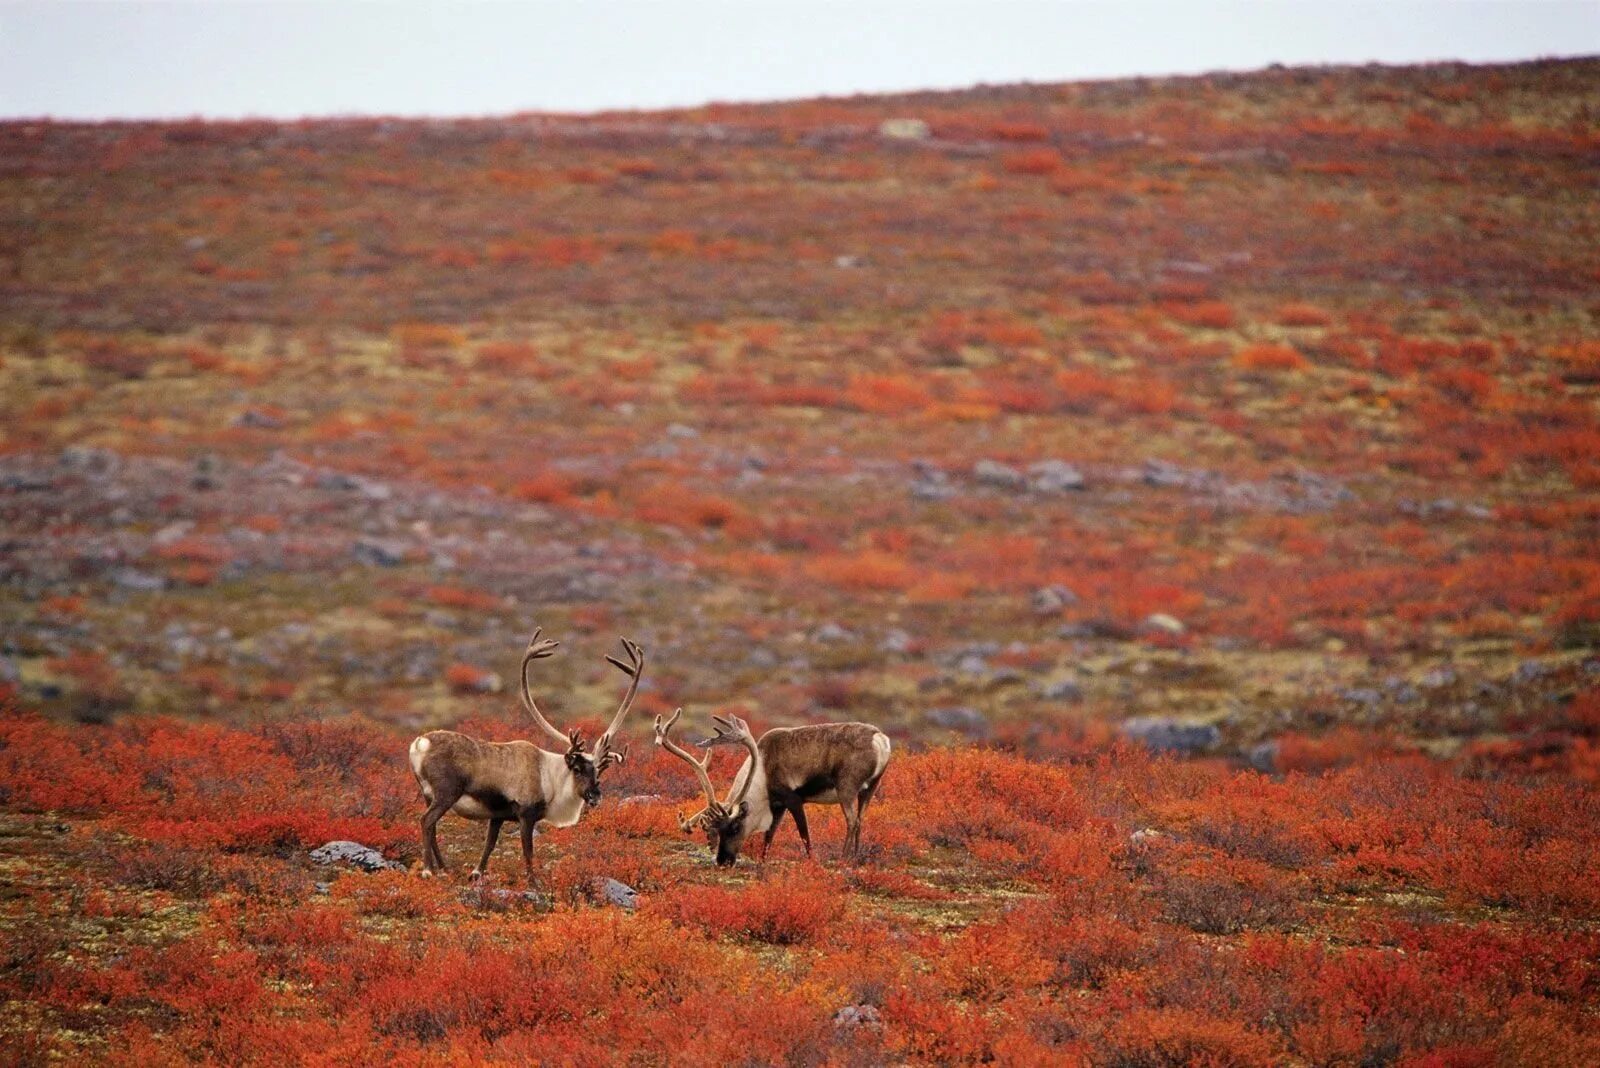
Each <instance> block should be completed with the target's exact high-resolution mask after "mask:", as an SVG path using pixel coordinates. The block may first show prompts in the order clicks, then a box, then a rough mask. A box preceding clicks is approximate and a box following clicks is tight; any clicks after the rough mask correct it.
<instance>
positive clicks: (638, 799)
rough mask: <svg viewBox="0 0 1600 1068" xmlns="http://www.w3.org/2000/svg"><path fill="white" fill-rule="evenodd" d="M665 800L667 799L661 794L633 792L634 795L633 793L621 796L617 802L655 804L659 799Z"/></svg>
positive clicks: (622, 803)
mask: <svg viewBox="0 0 1600 1068" xmlns="http://www.w3.org/2000/svg"><path fill="white" fill-rule="evenodd" d="M664 800H665V798H663V797H662V796H661V795H660V794H633V795H631V796H629V797H624V798H620V799H619V800H618V801H617V804H619V805H653V804H655V803H656V802H657V801H664Z"/></svg>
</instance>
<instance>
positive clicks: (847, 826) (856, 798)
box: [839, 790, 861, 857]
mask: <svg viewBox="0 0 1600 1068" xmlns="http://www.w3.org/2000/svg"><path fill="white" fill-rule="evenodd" d="M839 807H840V808H842V809H844V851H845V854H846V855H847V856H850V857H854V856H855V855H856V849H857V847H858V846H859V844H860V841H861V798H860V795H858V794H857V793H856V792H855V791H853V790H852V791H850V792H848V793H847V792H844V791H840V797H839Z"/></svg>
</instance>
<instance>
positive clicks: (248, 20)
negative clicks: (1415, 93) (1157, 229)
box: [0, 0, 1600, 119]
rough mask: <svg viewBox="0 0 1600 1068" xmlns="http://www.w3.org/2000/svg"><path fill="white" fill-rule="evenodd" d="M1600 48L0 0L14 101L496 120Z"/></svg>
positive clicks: (1514, 41) (923, 8)
mask: <svg viewBox="0 0 1600 1068" xmlns="http://www.w3.org/2000/svg"><path fill="white" fill-rule="evenodd" d="M1595 54H1600V0H1584V2H1570V0H1523V2H1520V3H1504V2H1495V3H1483V2H1476V0H1453V2H1450V0H1432V2H1411V0H1384V2H1368V0H1358V2H1329V0H1299V2H1290V0H1257V2H1254V3H1244V2H1237V0H1225V2H1220V3H1204V2H1201V0H1192V2H1178V0H1166V2H1141V0H1122V2H1090V0H1056V2H1039V0H918V2H904V0H894V2H885V0H848V2H836V0H790V2H787V3H780V2H775V0H737V2H734V0H577V2H571V0H528V2H523V3H509V2H502V3H462V2H457V3H431V4H421V3H370V2H349V0H346V2H343V3H327V2H324V3H305V2H291V0H278V2H259V0H258V2H238V0H210V2H206V3H195V2H186V3H145V2H122V3H87V2H79V0H57V2H53V3H38V2H27V3H18V2H10V0H0V117H39V116H53V117H57V118H87V119H99V118H165V117H186V116H192V115H202V116H207V117H218V118H239V117H247V116H257V117H274V118H294V117H299V116H316V115H351V114H387V115H444V116H448V115H493V114H504V113H507V112H515V111H593V110H601V109H620V108H658V107H674V106H685V105H694V104H700V103H705V102H707V101H714V100H715V101H734V100H776V99H791V98H796V97H812V96H824V95H827V96H838V95H846V94H850V93H861V92H873V93H875V92H886V91H895V90H905V89H926V88H959V87H963V86H969V85H973V84H976V83H979V82H989V83H1005V82H1018V81H1035V82H1041V81H1071V80H1077V79H1086V78H1108V77H1120V76H1125V75H1133V74H1169V73H1199V72H1203V71H1210V70H1251V69H1255V68H1259V67H1263V66H1266V65H1268V64H1271V63H1284V64H1290V65H1293V64H1303V63H1365V62H1370V61H1376V62H1382V63H1412V62H1419V61H1426V60H1439V59H1462V60H1468V61H1473V62H1487V61H1498V60H1513V59H1532V58H1536V57H1540V56H1575V55H1595Z"/></svg>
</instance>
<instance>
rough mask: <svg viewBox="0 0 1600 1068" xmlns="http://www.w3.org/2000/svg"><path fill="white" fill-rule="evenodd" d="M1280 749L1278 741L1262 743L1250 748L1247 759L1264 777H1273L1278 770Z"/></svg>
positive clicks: (1272, 740)
mask: <svg viewBox="0 0 1600 1068" xmlns="http://www.w3.org/2000/svg"><path fill="white" fill-rule="evenodd" d="M1278 749H1279V745H1278V742H1277V739H1271V740H1269V741H1265V742H1261V743H1259V744H1257V745H1253V746H1251V747H1250V752H1249V753H1248V754H1247V755H1246V756H1245V759H1246V760H1248V761H1249V762H1250V766H1251V767H1252V768H1255V769H1256V770H1257V771H1259V772H1261V773H1262V774H1263V775H1271V774H1272V773H1274V772H1275V771H1277V770H1278Z"/></svg>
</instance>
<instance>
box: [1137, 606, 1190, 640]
mask: <svg viewBox="0 0 1600 1068" xmlns="http://www.w3.org/2000/svg"><path fill="white" fill-rule="evenodd" d="M1139 629H1140V630H1142V631H1144V632H1145V633H1146V634H1168V635H1171V636H1173V637H1177V636H1178V635H1179V634H1182V633H1183V632H1184V631H1185V630H1186V629H1187V628H1186V627H1184V625H1183V621H1182V620H1179V619H1177V618H1175V617H1173V616H1169V615H1167V614H1166V613H1165V612H1154V613H1152V614H1150V615H1148V616H1145V617H1144V622H1143V623H1140V624H1139Z"/></svg>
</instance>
